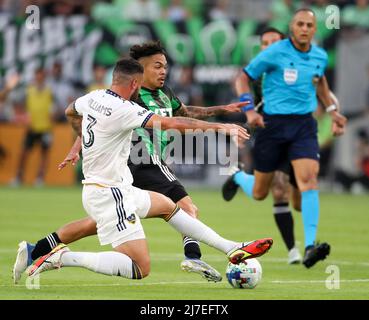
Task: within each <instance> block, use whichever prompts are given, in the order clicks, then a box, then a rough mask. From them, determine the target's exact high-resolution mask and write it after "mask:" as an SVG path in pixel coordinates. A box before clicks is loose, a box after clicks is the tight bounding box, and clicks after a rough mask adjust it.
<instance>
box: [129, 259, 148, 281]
mask: <svg viewBox="0 0 369 320" xmlns="http://www.w3.org/2000/svg"><path fill="white" fill-rule="evenodd" d="M135 264H136V267H137V269H135V268H133V269H135V270H134V271H133V275H132V278H133V279H137V280H139V279H143V278H146V277H147V276H148V275H149V274H150V271H151V264H150V257H146V258H143V259H140V261H138V262H136V263H135Z"/></svg>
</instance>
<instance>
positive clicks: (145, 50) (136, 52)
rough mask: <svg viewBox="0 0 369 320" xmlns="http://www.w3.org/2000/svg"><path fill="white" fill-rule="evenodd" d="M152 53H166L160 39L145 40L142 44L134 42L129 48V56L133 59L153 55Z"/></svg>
mask: <svg viewBox="0 0 369 320" xmlns="http://www.w3.org/2000/svg"><path fill="white" fill-rule="evenodd" d="M154 54H164V55H166V52H165V49H164V48H163V46H162V45H161V43H160V41H151V42H145V43H143V44H136V45H134V46H132V47H131V48H130V50H129V56H130V57H131V58H133V59H135V60H139V59H141V58H144V57H149V56H153V55H154Z"/></svg>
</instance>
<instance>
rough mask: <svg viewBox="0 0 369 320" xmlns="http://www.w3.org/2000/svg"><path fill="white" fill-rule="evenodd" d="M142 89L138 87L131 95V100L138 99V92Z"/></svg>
mask: <svg viewBox="0 0 369 320" xmlns="http://www.w3.org/2000/svg"><path fill="white" fill-rule="evenodd" d="M139 91H140V90H139V89H138V88H137V89H136V90H135V91H134V92H133V93H132V95H131V100H133V101H137V100H138V92H139Z"/></svg>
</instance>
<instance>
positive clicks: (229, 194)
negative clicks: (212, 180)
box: [222, 163, 243, 201]
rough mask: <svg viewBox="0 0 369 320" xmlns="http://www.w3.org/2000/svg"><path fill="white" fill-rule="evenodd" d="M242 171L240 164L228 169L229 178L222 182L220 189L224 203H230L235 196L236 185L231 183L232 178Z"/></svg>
mask: <svg viewBox="0 0 369 320" xmlns="http://www.w3.org/2000/svg"><path fill="white" fill-rule="evenodd" d="M242 169H243V165H242V164H240V163H239V164H237V165H236V166H233V167H231V169H230V174H231V176H230V177H229V178H228V179H227V180H226V181H225V182H224V184H223V187H222V195H223V199H224V200H225V201H231V200H232V199H233V198H234V196H235V195H236V193H237V190H238V185H237V184H236V183H235V182H234V181H233V177H234V175H235V174H236V173H237V172H239V171H241V170H242Z"/></svg>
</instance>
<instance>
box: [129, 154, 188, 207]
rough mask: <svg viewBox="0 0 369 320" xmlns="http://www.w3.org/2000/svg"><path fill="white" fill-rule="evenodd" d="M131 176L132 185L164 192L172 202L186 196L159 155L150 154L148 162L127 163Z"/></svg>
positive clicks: (183, 189)
mask: <svg viewBox="0 0 369 320" xmlns="http://www.w3.org/2000/svg"><path fill="white" fill-rule="evenodd" d="M128 166H129V169H130V170H131V173H132V176H133V186H135V187H137V188H140V189H144V190H149V191H155V192H158V193H161V194H164V195H165V196H167V197H168V198H170V199H171V200H172V201H173V202H174V203H176V202H178V201H179V200H181V199H182V198H184V197H186V196H188V193H187V192H186V190H185V188H184V187H183V186H182V184H181V183H180V182H179V181H178V180H177V177H176V176H175V175H174V173H173V171H172V170H171V169H170V168H169V167H168V166H167V165H166V164H165V162H164V161H163V160H161V159H160V157H159V156H156V155H154V156H151V161H150V163H149V164H138V165H136V164H132V163H129V164H128Z"/></svg>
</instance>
